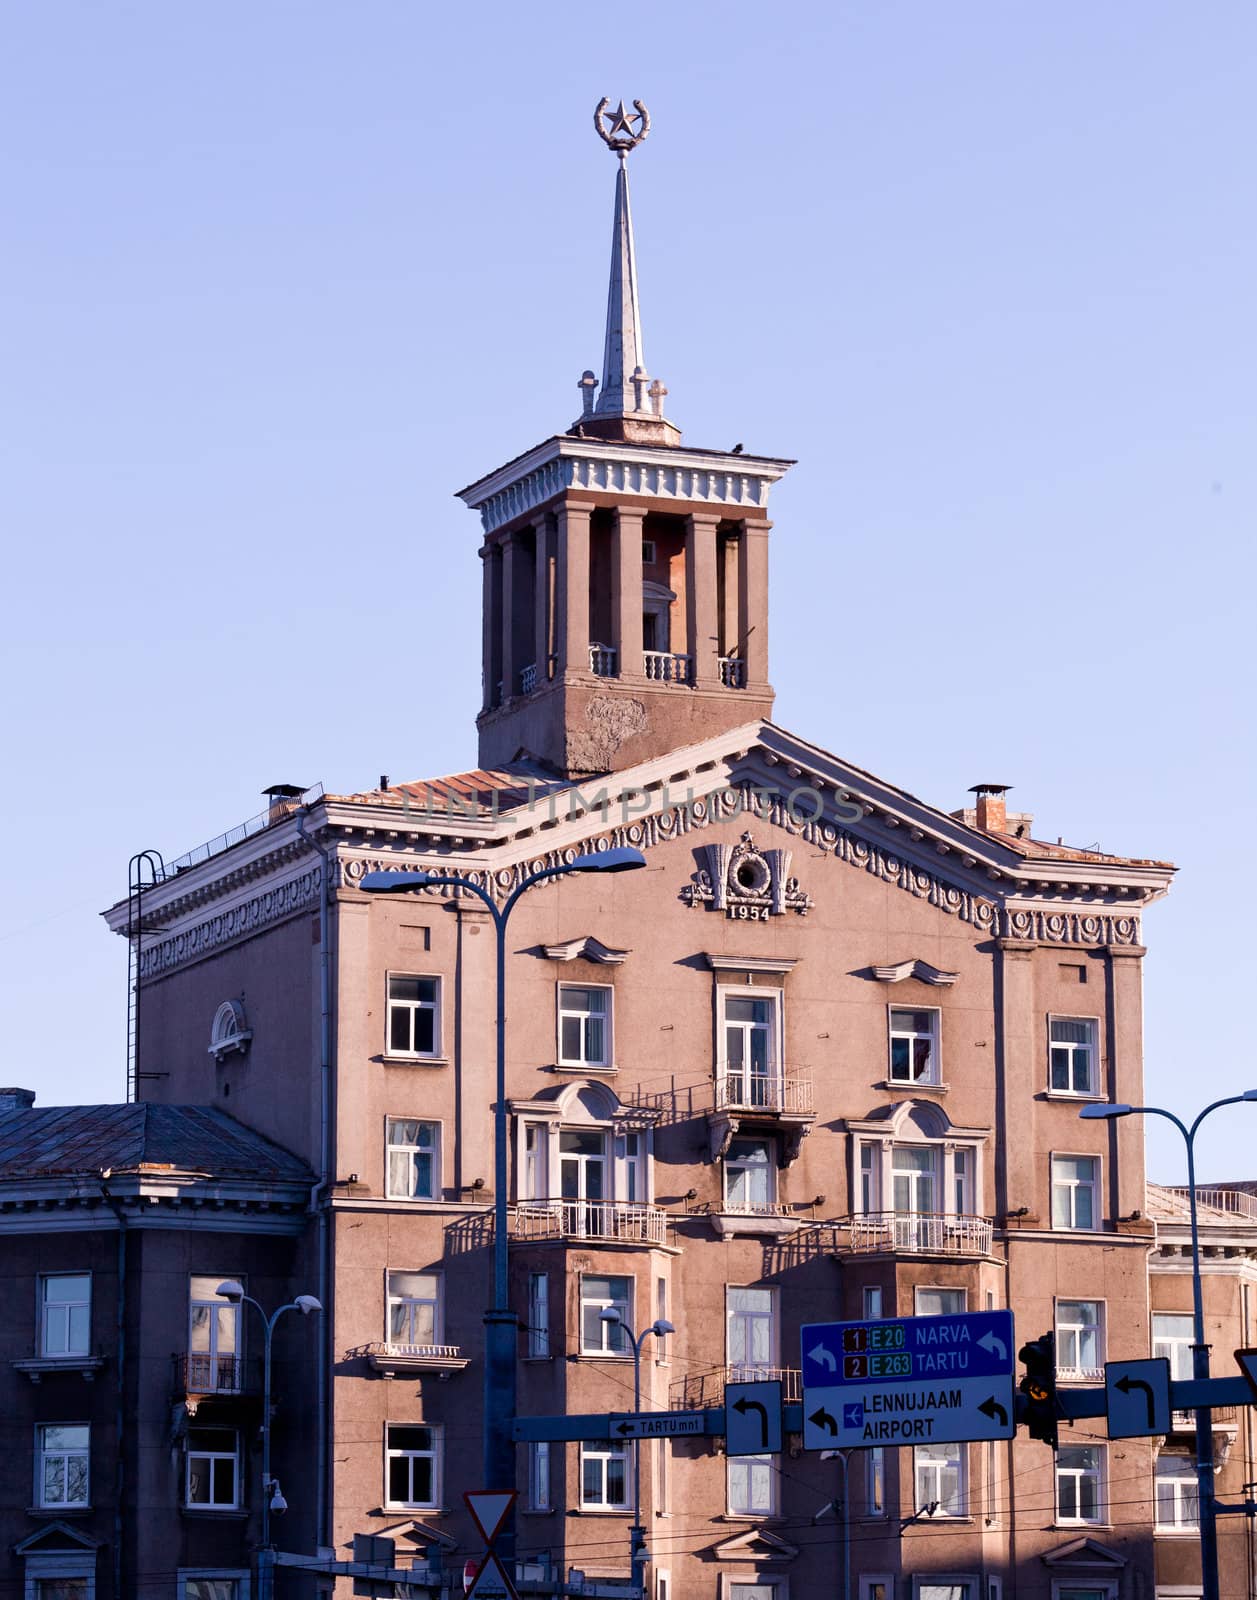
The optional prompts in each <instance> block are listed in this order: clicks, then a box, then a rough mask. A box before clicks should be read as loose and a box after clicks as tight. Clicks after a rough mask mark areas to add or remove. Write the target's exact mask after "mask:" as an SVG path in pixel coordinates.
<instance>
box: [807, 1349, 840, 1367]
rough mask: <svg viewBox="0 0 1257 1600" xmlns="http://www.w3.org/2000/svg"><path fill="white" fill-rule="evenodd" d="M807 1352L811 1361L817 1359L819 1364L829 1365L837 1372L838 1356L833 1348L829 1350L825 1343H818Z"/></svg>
mask: <svg viewBox="0 0 1257 1600" xmlns="http://www.w3.org/2000/svg"><path fill="white" fill-rule="evenodd" d="M807 1354H808V1360H809V1361H815V1362H816V1363H817V1364H818V1365H819V1366H823V1367H828V1368H829V1370H830V1371H831V1372H837V1370H838V1360H837V1357H836V1356H835V1355H834V1352H833V1351H832V1350H827V1349H826V1348H825V1346H824V1345H823V1344H818V1345H816V1346H815V1347H814V1348H813V1349H811V1350H809V1351H808V1353H807Z"/></svg>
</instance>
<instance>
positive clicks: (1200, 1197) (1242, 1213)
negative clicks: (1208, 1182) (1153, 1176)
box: [1148, 1183, 1257, 1222]
mask: <svg viewBox="0 0 1257 1600" xmlns="http://www.w3.org/2000/svg"><path fill="white" fill-rule="evenodd" d="M1148 1187H1149V1189H1150V1190H1152V1191H1154V1193H1156V1194H1158V1195H1163V1196H1165V1197H1166V1198H1168V1199H1171V1200H1176V1201H1178V1202H1179V1204H1181V1205H1182V1207H1183V1210H1184V1212H1186V1210H1187V1206H1188V1190H1187V1188H1186V1186H1184V1185H1179V1184H1172V1183H1150V1184H1149V1185H1148ZM1196 1204H1197V1205H1198V1206H1203V1207H1207V1208H1208V1210H1210V1211H1222V1212H1225V1213H1227V1214H1228V1215H1230V1216H1233V1217H1243V1218H1245V1219H1246V1220H1247V1221H1249V1222H1257V1195H1251V1194H1247V1193H1245V1191H1244V1190H1243V1189H1217V1188H1202V1187H1197V1189H1196Z"/></svg>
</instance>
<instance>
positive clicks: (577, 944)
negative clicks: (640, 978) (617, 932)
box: [541, 933, 633, 967]
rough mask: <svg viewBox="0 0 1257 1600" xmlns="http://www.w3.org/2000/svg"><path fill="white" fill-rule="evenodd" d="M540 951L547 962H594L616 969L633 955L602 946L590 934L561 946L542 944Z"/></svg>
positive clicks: (625, 951)
mask: <svg viewBox="0 0 1257 1600" xmlns="http://www.w3.org/2000/svg"><path fill="white" fill-rule="evenodd" d="M541 949H542V953H543V954H544V955H545V957H546V959H547V960H548V961H576V960H581V961H595V962H597V963H598V965H599V966H603V967H618V966H619V965H620V963H621V962H622V961H624V960H626V959H627V958H628V957H629V956H630V955H632V953H633V952H632V951H631V950H615V949H613V948H612V947H611V946H610V945H607V944H603V942H602V940H601V939H595V938H594V936H593V934H592V933H584V934H580V935H579V936H578V937H577V938H575V939H565V940H564V941H563V942H562V943H561V944H543V945H542V947H541Z"/></svg>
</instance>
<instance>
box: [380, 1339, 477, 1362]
mask: <svg viewBox="0 0 1257 1600" xmlns="http://www.w3.org/2000/svg"><path fill="white" fill-rule="evenodd" d="M355 1354H362V1355H369V1356H395V1357H397V1358H398V1359H399V1360H406V1361H459V1360H461V1359H462V1347H461V1345H456V1344H394V1343H393V1342H392V1341H391V1340H390V1339H377V1340H375V1341H374V1342H373V1343H371V1344H367V1345H362V1346H360V1347H359V1350H358V1351H356V1352H355Z"/></svg>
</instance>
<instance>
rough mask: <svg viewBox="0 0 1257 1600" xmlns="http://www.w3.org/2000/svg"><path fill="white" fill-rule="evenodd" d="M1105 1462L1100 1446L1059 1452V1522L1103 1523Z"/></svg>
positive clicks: (1057, 1490)
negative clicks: (1102, 1498)
mask: <svg viewBox="0 0 1257 1600" xmlns="http://www.w3.org/2000/svg"><path fill="white" fill-rule="evenodd" d="M1103 1460H1104V1454H1103V1451H1102V1450H1101V1449H1100V1447H1099V1446H1098V1445H1073V1446H1069V1447H1068V1448H1066V1449H1062V1450H1058V1451H1057V1452H1056V1520H1057V1521H1058V1522H1099V1521H1100V1499H1101V1485H1100V1473H1101V1467H1102V1465H1103Z"/></svg>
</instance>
